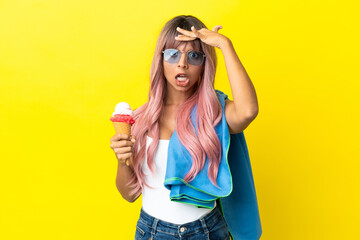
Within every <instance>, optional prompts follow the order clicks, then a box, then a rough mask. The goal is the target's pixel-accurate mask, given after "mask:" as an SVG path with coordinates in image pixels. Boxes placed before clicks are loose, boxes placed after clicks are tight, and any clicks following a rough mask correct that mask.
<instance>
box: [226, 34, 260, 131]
mask: <svg viewBox="0 0 360 240" xmlns="http://www.w3.org/2000/svg"><path fill="white" fill-rule="evenodd" d="M220 49H221V51H222V53H223V56H224V59H225V65H226V70H227V75H228V77H229V82H230V86H231V92H232V96H233V98H234V101H230V100H226V101H225V117H226V120H227V123H228V126H229V130H230V134H234V133H240V132H242V131H243V130H245V128H246V127H247V126H249V124H250V123H251V122H252V121H253V120H254V119H255V118H256V116H257V114H258V111H259V110H258V108H259V107H258V102H257V97H256V92H255V88H254V86H253V84H252V82H251V80H250V78H249V76H248V74H247V72H246V70H245V68H244V66H243V65H242V63H241V61H240V59H239V58H238V56H237V54H236V52H235V49H234V47H233V45H232V42H231V41H230V39H228V38H225V39H224V41H223V42H222V43H221V46H220Z"/></svg>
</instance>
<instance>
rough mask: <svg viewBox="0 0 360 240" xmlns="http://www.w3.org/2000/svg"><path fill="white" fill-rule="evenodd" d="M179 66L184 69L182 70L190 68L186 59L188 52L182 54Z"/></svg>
mask: <svg viewBox="0 0 360 240" xmlns="http://www.w3.org/2000/svg"><path fill="white" fill-rule="evenodd" d="M177 64H178V67H182V68H187V67H188V62H187V59H186V52H183V53H182V54H181V57H180V59H179V62H178V63H177Z"/></svg>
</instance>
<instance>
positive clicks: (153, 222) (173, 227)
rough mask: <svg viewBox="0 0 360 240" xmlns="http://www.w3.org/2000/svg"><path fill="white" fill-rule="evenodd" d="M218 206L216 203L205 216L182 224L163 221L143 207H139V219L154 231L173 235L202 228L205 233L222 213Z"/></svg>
mask: <svg viewBox="0 0 360 240" xmlns="http://www.w3.org/2000/svg"><path fill="white" fill-rule="evenodd" d="M219 207H220V206H219V205H218V204H217V205H216V206H215V208H214V209H213V210H212V211H211V212H209V213H208V214H206V215H205V216H203V217H201V218H200V219H198V220H195V221H192V222H188V223H184V224H174V223H170V222H167V221H163V220H161V219H158V218H155V217H153V216H151V215H150V214H148V213H147V212H145V211H144V210H143V208H141V211H140V219H139V221H141V222H142V223H144V224H146V225H147V226H148V227H150V228H153V231H154V232H155V231H156V230H160V231H165V232H168V233H170V234H174V235H177V234H180V235H181V234H182V233H185V232H187V233H189V231H190V232H198V231H201V230H203V231H204V232H205V233H208V229H209V228H212V226H213V225H214V224H216V223H217V222H218V220H219V218H220V217H222V213H221V211H220V208H219Z"/></svg>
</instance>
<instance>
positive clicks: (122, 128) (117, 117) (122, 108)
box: [110, 102, 135, 166]
mask: <svg viewBox="0 0 360 240" xmlns="http://www.w3.org/2000/svg"><path fill="white" fill-rule="evenodd" d="M133 115H134V114H133V111H132V110H131V108H130V105H129V104H128V103H126V102H120V103H118V104H117V105H116V107H115V112H114V113H113V115H112V117H111V118H110V120H111V121H112V123H113V126H114V129H115V131H116V133H125V134H127V135H129V136H130V135H131V125H132V124H134V123H135V120H134V119H133ZM129 160H130V159H127V160H126V161H125V163H126V165H127V166H129V165H130V164H129Z"/></svg>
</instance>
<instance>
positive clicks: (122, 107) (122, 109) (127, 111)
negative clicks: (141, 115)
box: [112, 102, 134, 117]
mask: <svg viewBox="0 0 360 240" xmlns="http://www.w3.org/2000/svg"><path fill="white" fill-rule="evenodd" d="M115 114H123V115H130V116H132V117H133V116H134V113H133V111H132V110H131V107H130V105H129V104H128V103H127V102H120V103H118V104H116V107H115V112H113V114H112V116H115Z"/></svg>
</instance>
